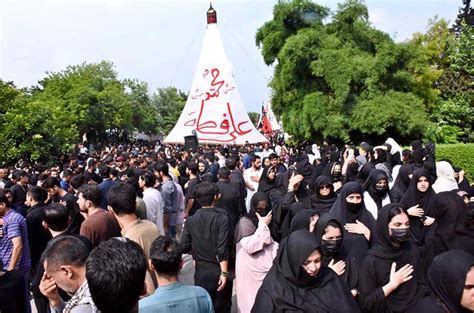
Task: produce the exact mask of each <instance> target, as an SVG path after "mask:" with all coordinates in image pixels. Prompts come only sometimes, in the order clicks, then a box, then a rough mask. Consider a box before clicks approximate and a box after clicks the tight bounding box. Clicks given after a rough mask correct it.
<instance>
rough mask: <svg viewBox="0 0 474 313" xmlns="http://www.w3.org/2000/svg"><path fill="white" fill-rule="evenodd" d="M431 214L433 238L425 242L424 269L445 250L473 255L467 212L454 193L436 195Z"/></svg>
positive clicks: (473, 237)
mask: <svg viewBox="0 0 474 313" xmlns="http://www.w3.org/2000/svg"><path fill="white" fill-rule="evenodd" d="M431 212H432V216H433V217H434V219H435V221H436V224H435V225H434V227H435V228H434V235H433V238H431V240H429V241H428V240H427V243H426V247H425V251H424V256H423V259H424V260H423V264H424V267H425V269H428V268H429V265H430V264H431V261H432V260H433V258H434V257H435V256H436V255H438V254H440V253H443V252H445V251H447V250H454V249H462V250H464V251H467V252H469V253H474V233H473V231H472V230H470V229H469V228H468V216H467V215H468V211H467V209H466V205H465V204H464V201H463V200H462V199H461V198H460V197H459V196H458V195H457V194H456V193H455V192H453V191H445V192H440V193H438V194H436V196H435V197H434V201H433V209H432V210H431Z"/></svg>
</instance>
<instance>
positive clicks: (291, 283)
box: [252, 230, 359, 313]
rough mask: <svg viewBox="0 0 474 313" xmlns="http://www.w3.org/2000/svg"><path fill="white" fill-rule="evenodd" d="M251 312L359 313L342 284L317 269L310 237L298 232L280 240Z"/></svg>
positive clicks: (318, 264)
mask: <svg viewBox="0 0 474 313" xmlns="http://www.w3.org/2000/svg"><path fill="white" fill-rule="evenodd" d="M252 312H254V313H261V312H272V313H279V312H308V313H309V312H311V313H316V312H335V313H336V312H341V313H342V312H344V313H349V312H359V308H358V307H357V304H356V302H355V300H354V299H353V298H352V295H351V293H350V291H349V288H348V287H347V286H346V284H345V283H344V282H343V281H342V280H341V279H340V278H339V277H338V276H337V275H336V273H334V271H332V270H331V269H329V268H327V267H324V266H321V253H320V247H319V244H318V241H317V240H316V237H315V236H314V234H312V233H310V232H308V231H306V230H298V231H295V232H294V233H292V234H291V235H290V236H289V237H288V238H287V239H286V240H284V241H283V242H282V243H281V245H280V249H279V251H278V255H277V257H276V259H275V262H274V263H273V266H272V268H271V270H270V272H269V273H268V274H267V276H266V277H265V279H264V281H263V284H262V286H261V287H260V289H259V290H258V293H257V296H256V300H255V304H254V306H253V308H252Z"/></svg>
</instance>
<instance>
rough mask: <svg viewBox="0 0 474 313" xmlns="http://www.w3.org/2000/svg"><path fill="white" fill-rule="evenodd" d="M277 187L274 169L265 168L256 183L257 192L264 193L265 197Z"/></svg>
mask: <svg viewBox="0 0 474 313" xmlns="http://www.w3.org/2000/svg"><path fill="white" fill-rule="evenodd" d="M276 187H277V185H276V169H275V167H273V166H269V167H265V168H264V169H263V172H262V175H261V176H260V180H259V182H258V191H259V192H265V193H266V194H267V195H268V194H269V193H270V192H271V191H272V190H273V189H275V188H276Z"/></svg>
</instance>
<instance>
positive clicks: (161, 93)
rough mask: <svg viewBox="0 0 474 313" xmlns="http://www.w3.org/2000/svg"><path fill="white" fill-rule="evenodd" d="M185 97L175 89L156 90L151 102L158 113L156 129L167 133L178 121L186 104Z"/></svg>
mask: <svg viewBox="0 0 474 313" xmlns="http://www.w3.org/2000/svg"><path fill="white" fill-rule="evenodd" d="M186 99H187V95H186V94H185V93H184V92H182V91H181V90H178V89H176V88H175V87H166V88H158V90H157V92H155V93H154V94H153V96H152V99H151V102H152V105H153V106H154V108H155V109H156V110H157V112H158V123H157V126H158V129H159V130H160V131H162V132H163V133H164V134H167V133H169V132H170V131H171V130H172V129H173V127H174V125H175V124H176V122H177V121H178V119H179V115H180V114H181V111H183V108H184V105H185V104H186Z"/></svg>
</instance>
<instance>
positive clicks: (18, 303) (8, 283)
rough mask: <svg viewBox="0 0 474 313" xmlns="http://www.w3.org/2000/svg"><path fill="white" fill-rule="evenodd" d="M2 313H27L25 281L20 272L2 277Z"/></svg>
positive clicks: (0, 285) (0, 297)
mask: <svg viewBox="0 0 474 313" xmlns="http://www.w3.org/2000/svg"><path fill="white" fill-rule="evenodd" d="M0 273H2V272H0ZM0 312H8V313H23V312H26V291H25V279H24V278H23V275H21V273H20V272H18V271H11V272H5V273H4V274H3V275H0Z"/></svg>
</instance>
